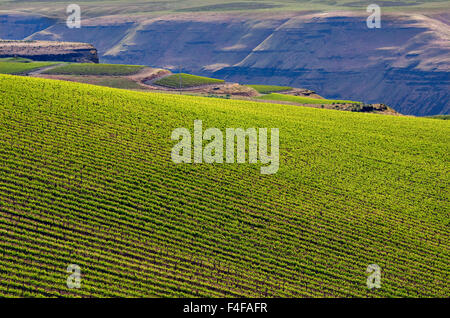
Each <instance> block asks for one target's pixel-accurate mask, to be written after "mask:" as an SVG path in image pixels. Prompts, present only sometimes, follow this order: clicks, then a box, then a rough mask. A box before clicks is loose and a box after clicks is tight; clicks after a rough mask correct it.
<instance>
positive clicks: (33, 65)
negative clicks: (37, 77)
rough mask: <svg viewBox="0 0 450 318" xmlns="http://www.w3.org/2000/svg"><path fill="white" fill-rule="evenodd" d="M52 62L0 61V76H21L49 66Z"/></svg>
mask: <svg viewBox="0 0 450 318" xmlns="http://www.w3.org/2000/svg"><path fill="white" fill-rule="evenodd" d="M53 64H56V63H53V62H29V63H26V62H9V61H6V62H2V61H0V74H22V73H26V72H29V71H34V70H37V69H40V68H42V67H45V66H50V65H53Z"/></svg>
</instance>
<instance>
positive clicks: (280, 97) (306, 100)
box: [258, 93, 360, 105]
mask: <svg viewBox="0 0 450 318" xmlns="http://www.w3.org/2000/svg"><path fill="white" fill-rule="evenodd" d="M258 98H259V99H264V100H274V101H284V102H293V103H298V104H319V105H321V104H359V103H360V102H354V101H350V100H333V99H318V98H310V97H302V96H293V95H285V94H278V93H271V94H267V95H264V96H260V97H258Z"/></svg>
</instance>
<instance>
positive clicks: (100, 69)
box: [42, 63, 144, 76]
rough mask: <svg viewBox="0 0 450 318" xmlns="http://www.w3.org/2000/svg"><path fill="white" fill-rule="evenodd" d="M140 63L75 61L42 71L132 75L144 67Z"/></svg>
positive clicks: (52, 73) (62, 73) (47, 72)
mask: <svg viewBox="0 0 450 318" xmlns="http://www.w3.org/2000/svg"><path fill="white" fill-rule="evenodd" d="M143 68H144V66H139V65H122V64H94V63H73V64H66V65H62V66H58V67H55V68H52V69H49V70H46V71H44V72H42V73H43V74H51V75H110V76H120V75H132V74H135V73H137V72H139V71H140V70H141V69H143Z"/></svg>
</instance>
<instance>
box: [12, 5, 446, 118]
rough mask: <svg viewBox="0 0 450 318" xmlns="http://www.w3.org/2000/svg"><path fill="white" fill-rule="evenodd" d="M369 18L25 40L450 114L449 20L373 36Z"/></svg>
mask: <svg viewBox="0 0 450 318" xmlns="http://www.w3.org/2000/svg"><path fill="white" fill-rule="evenodd" d="M366 18H367V15H366V14H365V12H364V13H355V12H341V13H333V14H331V13H306V12H303V13H299V12H290V13H286V12H274V13H272V12H261V13H258V14H256V13H251V12H247V13H223V12H222V13H217V12H213V13H202V14H197V13H182V14H181V13H178V14H166V15H154V16H148V15H141V16H136V17H131V16H118V15H114V16H106V17H100V18H99V17H96V18H92V19H84V20H83V26H82V28H81V29H69V28H67V27H66V26H65V25H64V23H55V24H53V25H51V26H49V27H45V26H44V27H43V29H42V30H41V31H40V32H35V33H33V34H31V35H29V36H27V37H26V39H33V40H61V39H64V40H65V41H81V42H88V43H92V44H93V45H95V47H96V48H97V49H98V50H99V56H100V59H101V61H102V62H106V63H124V64H145V65H149V66H154V67H163V68H169V69H170V68H179V67H180V66H181V67H182V69H183V71H185V72H189V73H194V74H199V75H206V76H214V77H218V78H224V79H226V80H228V81H236V82H239V83H263V84H277V85H289V86H293V87H305V88H308V89H311V90H315V91H319V92H321V93H322V94H323V95H325V96H327V97H330V98H338V99H348V98H354V99H358V100H362V101H364V102H367V103H385V104H388V105H390V106H392V107H393V108H395V109H396V110H398V111H399V112H401V113H404V114H414V115H434V114H445V113H449V112H450V103H449V100H450V98H449V97H450V95H449V91H450V80H449V76H448V72H449V69H450V61H449V56H450V44H449V43H450V27H449V23H448V21H449V19H448V15H447V14H445V13H440V14H427V15H425V14H417V13H410V14H399V13H391V14H385V15H383V20H382V28H381V29H375V30H374V29H368V28H367V26H366V23H365V20H366ZM36 21H40V20H36ZM39 23H41V22H39ZM21 35H23V32H22V33H20V34H18V37H20V36H21Z"/></svg>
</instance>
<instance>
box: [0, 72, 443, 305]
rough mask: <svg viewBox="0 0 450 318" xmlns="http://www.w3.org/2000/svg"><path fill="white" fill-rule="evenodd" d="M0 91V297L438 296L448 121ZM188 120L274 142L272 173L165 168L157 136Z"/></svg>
mask: <svg viewBox="0 0 450 318" xmlns="http://www.w3.org/2000/svg"><path fill="white" fill-rule="evenodd" d="M0 90H1V91H2V92H7V94H0V160H1V165H0V198H1V200H0V224H1V225H0V232H1V237H2V239H1V240H0V245H1V247H0V250H1V253H2V257H1V258H0V272H1V273H2V275H0V295H3V296H4V295H30V294H34V295H47V296H48V295H61V294H62V295H66V296H75V295H77V296H91V295H94V296H95V295H97V296H100V295H104V296H117V295H120V296H123V295H128V296H143V295H145V296H174V295H177V296H207V295H208V296H266V295H267V296H442V297H447V296H448V295H449V293H450V290H449V285H448V281H447V278H448V275H449V274H450V270H449V268H448V263H449V261H450V258H449V246H450V244H449V243H450V242H449V237H450V235H449V234H450V233H449V227H448V225H449V214H448V211H449V193H448V188H449V156H448V153H449V145H450V137H449V136H450V125H449V123H448V121H438V120H432V119H422V118H409V117H391V116H378V115H373V114H359V113H348V112H340V111H331V110H322V109H313V108H305V107H291V106H286V105H268V104H264V103H256V102H244V101H233V100H223V99H212V98H199V97H190V96H176V95H164V94H156V93H138V92H129V91H123V90H116V89H110V88H103V87H96V86H90V85H85V84H78V83H69V82H63V81H50V80H43V79H35V78H20V77H13V76H0ZM194 119H202V120H203V123H204V127H219V128H221V129H224V128H225V127H244V128H245V127H279V128H280V153H281V167H280V170H279V172H278V173H277V174H275V175H272V176H262V175H261V174H260V173H259V169H258V168H257V166H255V165H248V164H245V165H226V164H225V165H205V164H197V165H175V164H173V163H172V162H171V160H170V149H171V147H172V145H173V144H174V142H172V141H171V140H170V134H171V132H172V130H173V129H174V128H176V127H188V128H189V129H192V124H193V120H194ZM72 263H73V264H78V265H80V266H81V269H82V274H83V280H82V288H81V289H78V290H76V289H72V290H69V289H68V288H67V287H66V284H65V282H66V278H67V276H68V274H67V273H66V268H67V266H68V265H69V264H72ZM372 263H376V264H378V265H380V266H381V268H382V288H381V289H380V290H373V291H371V290H368V289H367V287H366V285H365V281H366V274H365V270H366V267H367V265H368V264H372Z"/></svg>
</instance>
